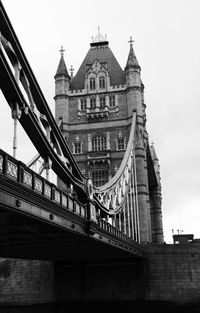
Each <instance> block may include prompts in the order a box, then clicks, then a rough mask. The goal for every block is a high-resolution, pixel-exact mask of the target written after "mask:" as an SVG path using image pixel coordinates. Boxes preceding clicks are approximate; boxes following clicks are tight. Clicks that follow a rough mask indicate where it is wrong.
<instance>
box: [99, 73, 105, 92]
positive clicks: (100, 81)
mask: <svg viewBox="0 0 200 313" xmlns="http://www.w3.org/2000/svg"><path fill="white" fill-rule="evenodd" d="M99 88H100V89H103V88H105V77H104V76H100V77H99Z"/></svg>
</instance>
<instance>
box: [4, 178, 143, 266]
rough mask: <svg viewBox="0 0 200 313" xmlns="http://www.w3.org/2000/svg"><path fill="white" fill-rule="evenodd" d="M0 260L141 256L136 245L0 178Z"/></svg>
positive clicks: (114, 258)
mask: <svg viewBox="0 0 200 313" xmlns="http://www.w3.org/2000/svg"><path fill="white" fill-rule="evenodd" d="M0 251H1V257H5V258H20V259H32V260H52V261H56V260H57V261H61V260H62V261H69V262H70V263H71V262H83V261H84V262H105V261H106V262H109V261H111V262H114V260H116V261H117V260H119V259H121V260H122V259H125V260H127V259H130V260H132V259H136V258H138V257H142V256H143V251H142V250H141V247H139V244H137V243H136V242H135V243H134V242H133V241H131V245H130V244H128V243H125V242H123V241H122V240H120V238H115V237H113V236H112V235H111V234H108V233H107V232H106V231H104V230H103V229H101V228H100V227H98V225H97V224H96V223H93V222H91V221H89V220H88V219H86V218H82V217H81V216H79V215H77V214H74V213H73V212H70V211H69V210H67V209H66V210H63V209H62V208H61V207H60V206H59V205H58V204H56V203H55V202H53V201H50V200H48V199H45V197H43V196H41V195H38V194H36V193H35V192H33V191H32V190H29V189H27V188H26V187H24V186H23V185H22V184H19V183H17V182H15V181H14V180H12V179H7V177H5V176H4V175H0Z"/></svg>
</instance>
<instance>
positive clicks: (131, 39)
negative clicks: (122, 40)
mask: <svg viewBox="0 0 200 313" xmlns="http://www.w3.org/2000/svg"><path fill="white" fill-rule="evenodd" d="M133 42H134V40H133V38H132V36H130V40H129V41H128V43H130V46H131V47H132V46H133Z"/></svg>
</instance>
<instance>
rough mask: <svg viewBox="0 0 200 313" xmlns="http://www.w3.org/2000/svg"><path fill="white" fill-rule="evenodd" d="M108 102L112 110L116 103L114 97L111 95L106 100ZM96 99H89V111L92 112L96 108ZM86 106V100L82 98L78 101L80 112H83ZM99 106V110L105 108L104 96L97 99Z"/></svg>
mask: <svg viewBox="0 0 200 313" xmlns="http://www.w3.org/2000/svg"><path fill="white" fill-rule="evenodd" d="M108 101H109V107H110V108H113V107H115V106H116V101H115V96H114V95H111V96H109V98H108ZM96 103H97V101H96V97H91V98H90V99H89V104H90V109H92V110H94V109H95V108H96ZM86 105H87V100H86V98H82V99H81V100H80V110H81V111H85V110H86ZM99 106H100V109H104V108H105V106H106V97H105V95H102V96H100V97H99Z"/></svg>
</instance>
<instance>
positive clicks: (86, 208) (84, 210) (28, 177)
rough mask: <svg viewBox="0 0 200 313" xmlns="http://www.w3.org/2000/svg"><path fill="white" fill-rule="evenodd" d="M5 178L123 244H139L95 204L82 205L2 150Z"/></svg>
mask: <svg viewBox="0 0 200 313" xmlns="http://www.w3.org/2000/svg"><path fill="white" fill-rule="evenodd" d="M1 175H2V176H4V177H6V178H8V179H9V180H10V179H11V180H13V181H15V182H16V183H19V184H21V185H23V186H24V187H26V188H27V189H29V190H32V191H33V192H35V193H37V194H38V195H41V196H43V197H45V198H47V199H49V200H50V201H53V202H54V203H56V204H58V205H59V206H61V207H62V209H63V210H65V211H66V210H67V211H71V212H73V213H75V214H77V215H79V216H80V217H82V218H84V219H86V220H88V221H90V222H92V223H93V225H96V226H95V229H96V227H99V228H100V229H101V230H102V233H104V234H106V235H108V234H109V235H110V236H111V237H113V238H115V239H116V238H117V239H118V240H119V241H121V242H122V243H126V244H129V245H131V246H132V247H134V246H135V245H136V244H137V243H136V242H135V241H134V240H133V239H132V238H130V237H129V236H128V235H127V234H125V233H123V232H122V231H120V230H119V229H118V228H116V227H115V226H113V225H111V224H110V223H109V222H108V221H107V220H106V219H103V218H102V217H100V216H99V215H98V214H97V208H96V206H95V203H93V202H92V201H88V203H87V204H82V203H80V202H79V201H78V200H77V199H75V198H73V196H71V195H70V194H69V193H67V192H65V191H63V190H60V189H59V188H57V186H56V185H54V184H53V183H51V182H49V181H48V180H46V179H45V178H44V177H42V176H40V175H39V174H37V173H36V172H34V171H33V170H31V169H30V168H28V167H27V166H26V165H25V164H24V163H23V162H21V161H18V160H16V159H15V158H13V157H12V156H10V155H9V154H7V153H6V152H4V151H3V150H1V149H0V177H1Z"/></svg>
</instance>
